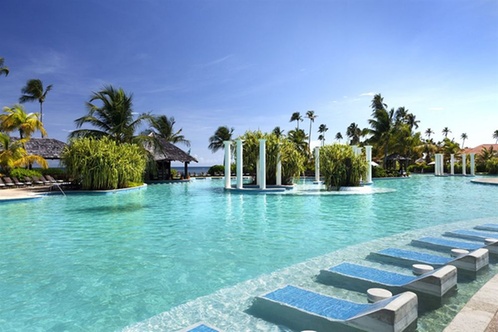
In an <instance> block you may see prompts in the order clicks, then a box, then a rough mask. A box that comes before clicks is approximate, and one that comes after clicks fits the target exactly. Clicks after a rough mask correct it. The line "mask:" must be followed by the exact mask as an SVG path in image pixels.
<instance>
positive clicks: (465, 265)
mask: <svg viewBox="0 0 498 332" xmlns="http://www.w3.org/2000/svg"><path fill="white" fill-rule="evenodd" d="M370 257H373V258H376V259H379V260H382V261H388V262H390V263H395V264H396V263H397V264H399V265H402V266H407V265H408V266H411V265H412V264H417V263H420V264H427V265H431V266H433V267H441V266H444V265H448V264H451V265H453V266H455V267H456V268H457V269H459V270H462V271H467V272H477V271H479V270H480V269H482V268H483V267H486V266H488V264H489V252H488V250H487V249H477V250H475V251H473V252H471V253H469V254H467V255H465V256H462V257H459V258H454V257H450V256H449V255H448V256H440V255H432V254H427V253H423V252H418V251H412V250H404V249H398V248H387V249H384V250H380V251H377V252H374V253H371V254H370Z"/></svg>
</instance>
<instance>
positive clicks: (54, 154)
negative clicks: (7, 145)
mask: <svg viewBox="0 0 498 332" xmlns="http://www.w3.org/2000/svg"><path fill="white" fill-rule="evenodd" d="M10 139H11V141H12V142H15V141H17V140H18V139H19V138H18V137H11V138H10ZM65 147H66V143H64V142H61V141H59V140H57V139H55V138H31V139H30V140H29V141H28V142H27V143H26V152H28V154H35V155H39V156H42V157H43V158H44V159H61V155H62V151H64V148H65Z"/></svg>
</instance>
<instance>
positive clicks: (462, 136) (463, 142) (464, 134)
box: [460, 133, 469, 149]
mask: <svg viewBox="0 0 498 332" xmlns="http://www.w3.org/2000/svg"><path fill="white" fill-rule="evenodd" d="M460 138H461V139H462V149H463V148H465V140H466V139H467V138H469V136H467V134H466V133H463V134H462V135H461V136H460Z"/></svg>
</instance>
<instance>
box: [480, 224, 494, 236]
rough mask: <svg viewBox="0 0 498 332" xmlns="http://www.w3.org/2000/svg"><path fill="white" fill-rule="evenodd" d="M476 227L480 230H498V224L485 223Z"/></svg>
mask: <svg viewBox="0 0 498 332" xmlns="http://www.w3.org/2000/svg"><path fill="white" fill-rule="evenodd" d="M474 228H475V229H478V230H480V231H491V232H498V224H484V225H479V226H476V227H474ZM496 236H497V237H498V233H496Z"/></svg>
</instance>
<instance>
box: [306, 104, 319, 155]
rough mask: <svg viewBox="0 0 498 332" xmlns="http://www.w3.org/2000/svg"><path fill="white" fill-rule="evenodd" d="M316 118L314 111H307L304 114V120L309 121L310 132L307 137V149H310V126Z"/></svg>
mask: <svg viewBox="0 0 498 332" xmlns="http://www.w3.org/2000/svg"><path fill="white" fill-rule="evenodd" d="M317 117H318V115H315V111H311V110H310V111H307V112H306V118H308V119H310V131H309V135H308V147H309V148H310V149H311V126H312V125H313V122H315V119H316V118H317Z"/></svg>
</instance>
